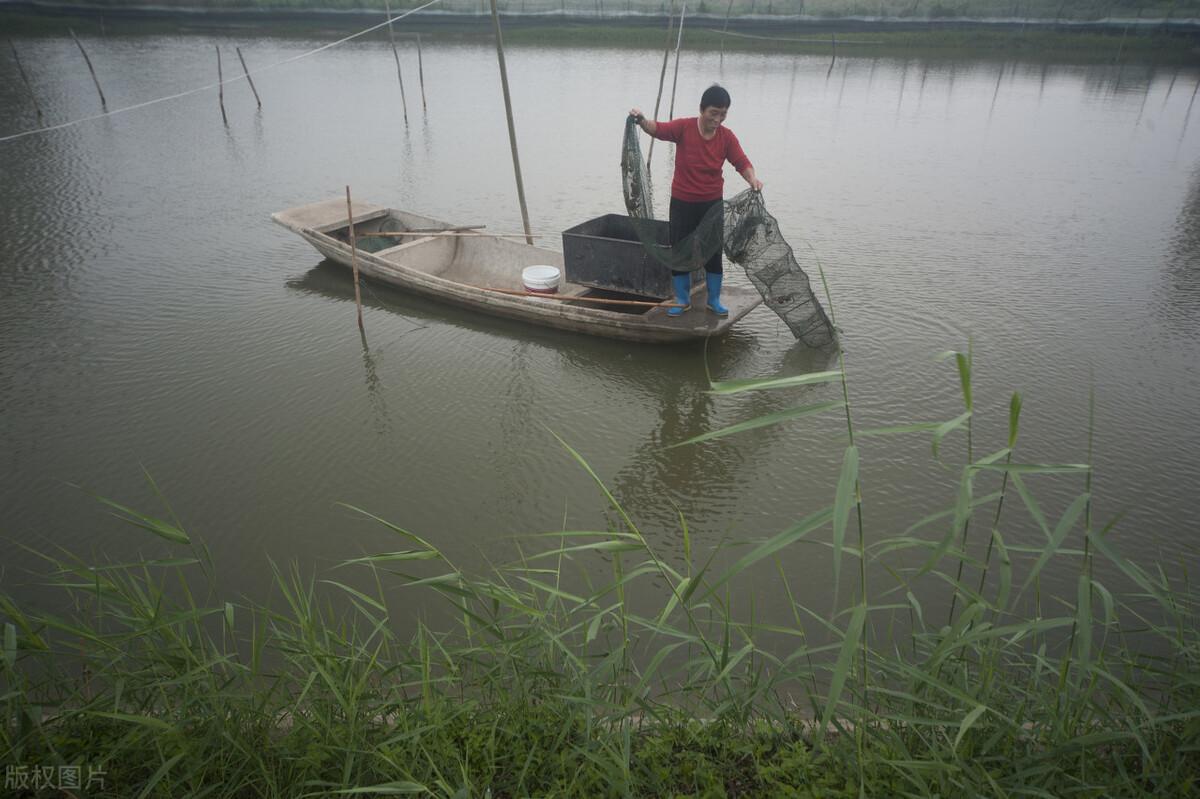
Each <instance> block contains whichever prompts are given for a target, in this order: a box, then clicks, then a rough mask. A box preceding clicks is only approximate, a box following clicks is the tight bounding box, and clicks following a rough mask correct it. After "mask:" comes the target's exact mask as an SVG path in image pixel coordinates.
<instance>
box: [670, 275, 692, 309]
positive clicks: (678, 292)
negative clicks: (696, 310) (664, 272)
mask: <svg viewBox="0 0 1200 799" xmlns="http://www.w3.org/2000/svg"><path fill="white" fill-rule="evenodd" d="M671 284H672V285H673V286H675V302H676V304H678V305H682V306H684V307H682V308H668V309H667V316H683V312H684V311H686V310H688V309H689V308H691V307H692V304H691V303H692V276H691V275H690V274H686V275H672V276H671Z"/></svg>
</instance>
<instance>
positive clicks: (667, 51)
mask: <svg viewBox="0 0 1200 799" xmlns="http://www.w3.org/2000/svg"><path fill="white" fill-rule="evenodd" d="M674 27H675V0H671V8H670V10H668V11H667V43H666V45H665V46H664V47H663V63H662V70H661V71H660V72H659V73H658V97H656V98H654V120H655V121H658V109H659V108H660V107H661V106H662V93H663V83H664V82H665V81H666V79H667V62H668V61H669V60H670V59H671V31H672V30H673V29H674ZM653 157H654V137H651V138H650V149H649V150H648V151H647V152H646V169H647V171H648V170H649V169H650V159H652V158H653Z"/></svg>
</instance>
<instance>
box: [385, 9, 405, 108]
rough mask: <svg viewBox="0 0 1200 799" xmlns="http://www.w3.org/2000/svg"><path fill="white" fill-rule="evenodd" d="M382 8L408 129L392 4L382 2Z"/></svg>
mask: <svg viewBox="0 0 1200 799" xmlns="http://www.w3.org/2000/svg"><path fill="white" fill-rule="evenodd" d="M383 8H384V11H385V13H387V21H388V40H390V41H391V43H392V57H393V58H395V59H396V77H397V78H398V79H399V81H400V105H401V106H402V107H403V108H404V126H405V127H408V98H407V97H405V96H404V75H402V74H401V73H400V54H399V53H397V52H396V34H395V33H394V32H393V31H392V4H391V3H389V2H388V0H383Z"/></svg>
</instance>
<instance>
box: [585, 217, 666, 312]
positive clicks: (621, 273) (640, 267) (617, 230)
mask: <svg viewBox="0 0 1200 799" xmlns="http://www.w3.org/2000/svg"><path fill="white" fill-rule="evenodd" d="M638 224H639V225H642V224H645V225H649V226H650V230H652V231H653V233H654V237H655V240H656V241H657V242H658V245H659V246H660V247H662V248H664V249H667V248H669V247H670V244H669V241H670V238H669V229H668V226H667V223H666V222H664V221H660V220H649V221H642V220H639V221H638ZM562 239H563V262H564V264H565V266H566V278H567V281H568V282H571V283H578V284H580V285H583V286H590V287H592V288H597V289H607V290H609V291H619V292H622V293H625V294H635V295H637V296H639V297H652V298H654V299H657V300H661V299H665V298H667V297H670V296H671V294H672V291H671V270H670V269H668V268H667V266H666V264H664V263H663V262H662V261H660V260H658V259H657V258H655V257H654V256H653V255H651V254H650V253H649V252H647V251H646V248H645V247H644V246H643V244H642V240H641V239H640V238H638V234H637V231H635V230H634V229H633V220H631V219H630V218H629V217H628V216H623V215H621V214H605V215H604V216H598V217H596V218H595V219H589V220H588V221H586V222H583V223H581V224H578V225H576V226H575V227H573V228H568V229H566V230H564V231H563V234H562Z"/></svg>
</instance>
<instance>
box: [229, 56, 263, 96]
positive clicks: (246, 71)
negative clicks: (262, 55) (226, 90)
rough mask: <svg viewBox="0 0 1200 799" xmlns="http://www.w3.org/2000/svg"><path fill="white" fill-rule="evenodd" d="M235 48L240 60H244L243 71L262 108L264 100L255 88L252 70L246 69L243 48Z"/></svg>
mask: <svg viewBox="0 0 1200 799" xmlns="http://www.w3.org/2000/svg"><path fill="white" fill-rule="evenodd" d="M233 49H234V50H237V54H238V61H241V62H242V72H244V73H246V83H249V84H250V91H252V92H254V102H256V103H258V107H259V108H262V100H261V99H259V96H258V89H256V88H254V81H253V79H251V77H250V70H248V69H246V59H244V58H242V48H240V47H235V48H233Z"/></svg>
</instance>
